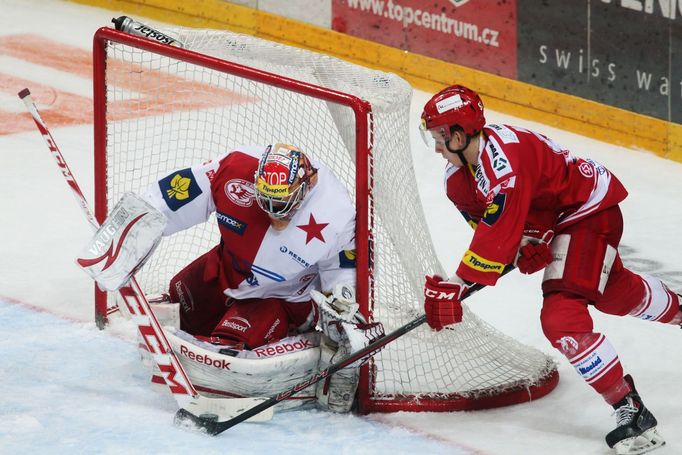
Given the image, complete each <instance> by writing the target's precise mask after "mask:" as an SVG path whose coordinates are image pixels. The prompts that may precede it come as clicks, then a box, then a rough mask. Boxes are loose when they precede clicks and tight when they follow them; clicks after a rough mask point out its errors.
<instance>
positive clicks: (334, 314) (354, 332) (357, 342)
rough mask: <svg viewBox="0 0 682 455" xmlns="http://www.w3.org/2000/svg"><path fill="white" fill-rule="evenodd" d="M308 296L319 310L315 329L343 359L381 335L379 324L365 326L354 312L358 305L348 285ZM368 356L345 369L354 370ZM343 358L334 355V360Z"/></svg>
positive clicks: (340, 285)
mask: <svg viewBox="0 0 682 455" xmlns="http://www.w3.org/2000/svg"><path fill="white" fill-rule="evenodd" d="M310 295H311V297H312V298H313V300H314V301H315V303H316V304H317V306H318V309H319V311H320V320H319V321H318V326H319V327H320V329H321V330H322V332H324V334H325V335H326V336H327V337H328V338H329V339H330V340H331V341H332V342H334V343H336V345H337V346H338V347H339V353H341V352H343V353H344V355H343V358H345V357H347V356H348V354H351V353H353V352H357V351H359V350H360V349H363V348H365V347H366V346H367V345H369V344H370V343H372V342H374V341H376V340H377V339H379V338H381V337H382V336H384V326H383V325H382V324H381V323H380V322H373V323H368V322H367V321H366V320H365V318H364V317H363V316H362V314H360V313H359V312H358V309H359V305H358V304H357V303H356V302H355V292H354V291H353V288H352V286H350V285H348V284H339V285H337V286H336V287H335V288H334V291H333V292H332V294H331V295H329V296H325V295H324V294H322V293H321V292H318V291H311V293H310ZM374 354H376V352H375V353H374ZM372 355H373V354H372ZM369 357H371V355H370V356H368V357H367V358H364V359H360V360H358V361H356V362H353V363H352V364H350V365H348V366H347V367H346V368H355V367H358V366H360V365H361V364H362V363H364V362H365V361H367V360H368V359H369ZM343 358H337V356H335V358H334V361H335V362H338V361H341V360H342V359H343Z"/></svg>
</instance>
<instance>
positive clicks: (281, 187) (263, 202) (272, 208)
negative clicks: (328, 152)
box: [255, 144, 317, 220]
mask: <svg viewBox="0 0 682 455" xmlns="http://www.w3.org/2000/svg"><path fill="white" fill-rule="evenodd" d="M316 172H317V169H315V168H313V167H312V165H311V164H310V160H309V159H308V157H307V156H306V155H305V154H304V153H303V152H301V151H300V150H299V149H298V148H296V147H294V146H292V145H287V144H275V145H269V146H268V147H267V148H266V149H265V152H264V153H263V156H261V158H260V161H259V162H258V169H257V170H256V175H255V184H256V185H255V186H256V202H258V205H259V206H260V208H261V209H263V211H265V212H266V213H267V214H268V215H269V216H270V217H272V218H275V219H278V220H287V219H289V218H291V216H292V215H293V213H294V212H295V210H296V209H297V208H298V207H299V205H300V204H301V202H302V201H303V199H304V198H305V196H306V194H307V193H308V191H309V190H310V185H311V182H310V179H311V177H312V176H313V175H315V173H316Z"/></svg>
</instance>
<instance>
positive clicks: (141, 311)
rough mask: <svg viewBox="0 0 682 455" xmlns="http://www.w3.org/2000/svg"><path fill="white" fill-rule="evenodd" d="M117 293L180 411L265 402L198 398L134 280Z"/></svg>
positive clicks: (216, 410)
mask: <svg viewBox="0 0 682 455" xmlns="http://www.w3.org/2000/svg"><path fill="white" fill-rule="evenodd" d="M19 98H21V99H22V100H23V102H24V104H25V105H26V109H27V110H28V111H29V113H30V114H31V116H32V117H33V120H34V121H35V124H36V126H37V127H38V131H40V134H41V135H42V136H43V138H44V139H45V141H46V142H47V147H48V148H49V149H50V152H51V153H52V156H53V157H54V159H55V161H56V162H57V166H58V167H59V169H60V170H61V172H62V175H63V176H64V178H65V179H66V183H68V185H69V187H70V188H71V191H72V193H73V195H74V196H75V198H76V200H77V201H78V205H80V206H81V208H82V209H83V212H84V213H85V216H86V218H87V219H88V222H89V223H90V224H91V225H92V227H93V228H94V229H95V230H97V228H98V227H99V223H98V222H97V220H96V219H95V216H94V214H93V213H92V211H91V210H90V206H89V205H88V202H87V200H86V199H85V196H84V195H83V191H81V188H80V186H79V185H78V183H77V182H76V178H75V177H74V175H73V173H72V172H71V169H70V168H69V166H68V165H67V164H66V161H65V160H64V156H63V155H62V153H61V151H60V150H59V147H57V143H56V142H55V141H54V138H53V137H52V134H50V131H49V130H48V129H47V125H46V124H45V122H44V121H43V119H42V117H41V116H40V113H39V112H38V108H37V107H36V105H35V103H34V101H33V98H32V97H31V92H30V91H29V90H28V89H27V88H25V89H23V90H22V91H20V92H19ZM119 293H120V294H121V297H122V299H123V302H125V305H126V307H127V308H128V311H129V312H130V315H131V316H132V320H133V321H134V322H135V324H137V328H138V330H139V331H140V335H141V336H142V339H143V340H144V343H145V345H146V346H147V349H148V350H149V352H150V353H151V354H152V356H153V358H154V361H155V362H156V365H157V366H158V367H159V370H160V371H161V375H162V376H163V378H164V380H165V381H166V385H168V388H169V389H170V391H171V393H172V394H173V397H174V398H175V400H176V401H177V403H178V405H179V406H180V409H181V410H186V412H192V413H194V414H196V415H211V416H212V418H217V419H222V420H225V419H229V418H232V417H233V416H235V415H236V416H240V415H242V414H243V412H244V409H248V408H249V407H250V406H254V405H255V404H257V403H260V402H262V401H263V400H265V398H209V397H206V396H203V395H200V394H199V393H198V392H197V391H196V389H195V388H194V386H193V385H192V382H191V381H190V380H189V377H188V376H187V373H186V372H185V369H184V368H183V367H182V364H181V363H180V361H179V359H178V357H177V356H176V355H175V353H174V352H173V350H172V349H171V346H170V343H169V342H168V339H167V338H166V335H165V334H164V333H163V330H162V329H161V325H160V324H159V321H158V320H157V319H156V316H155V315H154V313H153V312H152V310H151V308H150V306H149V302H148V301H147V298H146V297H145V295H144V292H143V291H142V289H141V288H140V286H139V284H138V283H137V280H136V279H135V277H132V278H131V279H130V281H129V282H128V284H127V285H125V286H123V287H122V288H121V289H119ZM270 418H272V412H270V413H267V414H264V415H263V416H262V417H258V418H255V419H253V420H254V421H255V420H269V419H270Z"/></svg>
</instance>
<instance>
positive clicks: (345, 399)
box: [315, 337, 360, 413]
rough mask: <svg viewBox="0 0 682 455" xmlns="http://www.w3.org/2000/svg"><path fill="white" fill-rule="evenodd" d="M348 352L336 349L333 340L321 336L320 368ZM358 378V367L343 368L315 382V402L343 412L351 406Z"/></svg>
mask: <svg viewBox="0 0 682 455" xmlns="http://www.w3.org/2000/svg"><path fill="white" fill-rule="evenodd" d="M348 354H350V352H346V350H345V349H338V350H337V347H336V346H335V344H334V342H333V341H331V340H330V339H329V338H327V337H322V341H321V343H320V366H319V369H320V370H324V369H325V368H327V367H329V365H331V364H333V363H336V362H338V361H339V360H342V359H343V358H344V357H346V356H347V355H348ZM359 380H360V368H359V367H357V368H343V369H341V370H339V371H337V372H336V373H334V374H333V375H331V376H330V377H328V378H327V379H326V380H325V381H320V382H318V383H317V390H316V392H315V395H316V396H317V404H318V406H319V407H320V408H322V409H325V410H329V411H332V412H339V413H345V412H349V411H350V410H351V408H352V407H353V401H354V400H355V392H356V391H357V389H358V382H359Z"/></svg>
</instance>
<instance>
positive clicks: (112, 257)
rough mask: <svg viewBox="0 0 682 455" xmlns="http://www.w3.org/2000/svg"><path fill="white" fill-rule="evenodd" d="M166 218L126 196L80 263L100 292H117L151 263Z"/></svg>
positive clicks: (137, 199)
mask: <svg viewBox="0 0 682 455" xmlns="http://www.w3.org/2000/svg"><path fill="white" fill-rule="evenodd" d="M166 223H167V220H166V216H165V215H164V214H163V213H161V212H159V211H158V210H157V209H156V208H154V207H152V206H151V205H149V204H148V203H147V202H146V201H145V200H143V199H142V198H140V197H139V196H137V195H136V194H134V193H126V194H124V195H123V197H122V198H121V200H120V201H119V202H118V204H116V206H115V207H114V209H113V210H112V211H111V213H110V214H109V217H108V218H107V219H106V220H105V221H104V223H103V224H102V225H101V226H100V227H99V229H97V232H96V233H95V235H94V237H93V238H92V239H91V240H90V243H89V244H88V245H87V246H86V248H85V250H84V251H83V252H82V253H81V255H80V257H79V258H78V259H77V260H76V263H77V264H78V265H79V266H80V267H81V268H82V269H83V270H84V271H85V273H87V274H88V275H89V276H90V277H91V278H92V279H93V280H95V281H96V282H97V284H98V285H99V286H100V288H102V289H104V290H107V291H115V290H117V289H119V288H121V287H122V286H123V285H125V284H126V283H127V282H128V281H129V280H130V277H131V276H133V275H134V274H135V272H136V271H137V270H138V269H140V268H141V267H142V266H143V265H144V263H145V262H146V261H147V259H149V257H150V256H151V254H152V253H153V251H154V249H155V248H156V246H157V245H158V244H159V241H160V240H161V236H162V235H163V231H164V229H165V227H166Z"/></svg>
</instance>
